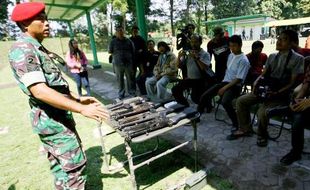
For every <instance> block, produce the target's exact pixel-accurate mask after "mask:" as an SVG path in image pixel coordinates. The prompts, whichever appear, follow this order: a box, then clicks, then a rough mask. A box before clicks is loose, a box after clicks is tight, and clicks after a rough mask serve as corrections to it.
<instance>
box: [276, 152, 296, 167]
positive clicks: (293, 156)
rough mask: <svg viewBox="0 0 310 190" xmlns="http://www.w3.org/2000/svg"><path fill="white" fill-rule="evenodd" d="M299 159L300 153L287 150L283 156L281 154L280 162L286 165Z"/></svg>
mask: <svg viewBox="0 0 310 190" xmlns="http://www.w3.org/2000/svg"><path fill="white" fill-rule="evenodd" d="M300 159H301V155H300V154H296V153H294V152H292V151H291V152H289V153H288V154H286V155H285V156H283V157H282V158H281V160H280V162H281V164H283V165H285V166H288V165H291V164H292V163H293V162H295V161H297V160H300Z"/></svg>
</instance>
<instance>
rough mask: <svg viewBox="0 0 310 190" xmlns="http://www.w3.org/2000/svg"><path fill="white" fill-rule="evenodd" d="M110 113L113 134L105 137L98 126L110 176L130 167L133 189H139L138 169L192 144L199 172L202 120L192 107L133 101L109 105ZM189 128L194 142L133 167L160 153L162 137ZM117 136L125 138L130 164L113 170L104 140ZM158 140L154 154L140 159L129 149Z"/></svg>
mask: <svg viewBox="0 0 310 190" xmlns="http://www.w3.org/2000/svg"><path fill="white" fill-rule="evenodd" d="M107 109H108V110H109V111H110V118H111V119H110V122H108V124H109V126H111V127H112V128H113V132H110V133H107V134H104V135H103V134H102V132H101V123H99V125H98V130H99V135H100V140H101V146H102V151H103V155H104V162H105V165H106V169H107V170H108V171H109V172H112V171H113V170H118V169H120V168H123V167H124V165H125V164H127V163H128V164H129V170H130V176H131V181H132V186H133V189H137V188H138V186H137V183H136V179H135V170H136V169H138V168H140V167H142V166H144V165H146V164H149V163H150V162H152V161H154V160H156V159H158V158H161V157H163V156H165V155H167V154H170V153H172V152H174V151H175V150H177V149H180V148H182V147H183V146H186V145H188V144H189V143H191V142H192V144H193V148H194V154H195V156H194V157H195V172H196V171H197V157H198V154H197V122H198V120H199V117H200V114H199V112H197V111H196V110H195V109H193V108H191V107H185V106H183V105H180V104H177V103H176V102H173V101H172V102H166V103H158V104H155V103H153V102H149V101H147V100H146V99H145V98H142V97H135V98H130V99H126V100H123V101H119V102H116V103H113V104H109V105H107ZM187 124H191V126H192V127H193V132H194V133H193V139H192V140H188V141H185V142H183V143H180V144H178V145H176V146H174V147H173V148H170V149H168V150H166V151H164V152H162V153H159V154H157V155H154V156H153V157H150V158H149V159H147V160H145V161H143V162H141V163H139V164H136V165H135V164H134V159H135V158H137V157H141V156H144V155H147V154H152V153H154V152H155V151H156V150H157V148H158V142H159V141H158V137H159V135H162V134H164V133H166V132H168V131H171V130H174V129H177V128H179V127H182V126H185V125H187ZM115 132H117V133H118V134H120V135H121V136H122V137H123V138H124V145H125V148H126V152H125V154H126V156H127V160H126V161H123V162H119V163H118V164H116V165H113V166H111V165H109V162H108V157H107V152H106V149H105V144H104V138H106V137H107V136H109V135H111V134H113V133H115ZM155 137H156V138H157V144H156V146H155V148H154V149H153V150H150V151H147V152H144V153H142V154H139V155H133V152H132V149H131V146H130V144H131V143H141V142H144V141H147V140H149V139H152V138H155Z"/></svg>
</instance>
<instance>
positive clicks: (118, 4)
mask: <svg viewBox="0 0 310 190" xmlns="http://www.w3.org/2000/svg"><path fill="white" fill-rule="evenodd" d="M110 3H112V7H113V9H114V10H116V11H118V12H119V13H118V14H116V15H118V16H120V18H121V20H122V21H121V24H122V26H123V27H124V29H125V26H126V13H127V11H128V4H127V0H110Z"/></svg>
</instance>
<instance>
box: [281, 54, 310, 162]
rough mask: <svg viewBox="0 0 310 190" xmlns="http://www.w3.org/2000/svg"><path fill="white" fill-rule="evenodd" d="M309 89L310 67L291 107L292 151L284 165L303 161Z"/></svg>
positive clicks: (284, 159) (287, 155)
mask: <svg viewBox="0 0 310 190" xmlns="http://www.w3.org/2000/svg"><path fill="white" fill-rule="evenodd" d="M306 60H307V62H310V57H307V58H306ZM306 60H305V62H306ZM309 87H310V65H308V67H307V71H306V73H305V78H304V81H303V84H302V88H301V90H300V91H299V93H298V94H297V96H296V98H295V100H294V101H293V103H291V105H290V107H291V110H292V111H293V124H292V141H291V143H292V149H291V151H290V152H289V153H288V154H286V155H285V156H284V157H283V158H282V159H281V160H280V162H281V163H282V164H284V165H290V164H292V163H293V162H295V161H297V160H300V159H301V153H302V150H303V148H304V128H306V127H309V123H310V119H309V115H310V98H309V96H308V97H307V95H309V90H310V88H309ZM306 97H307V98H306Z"/></svg>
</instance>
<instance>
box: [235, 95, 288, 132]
mask: <svg viewBox="0 0 310 190" xmlns="http://www.w3.org/2000/svg"><path fill="white" fill-rule="evenodd" d="M256 104H259V107H258V111H257V121H258V131H257V134H258V136H261V137H263V138H268V132H267V128H268V117H267V114H266V109H267V108H274V107H276V106H280V105H287V100H283V99H272V100H265V101H262V100H261V99H260V98H259V97H257V96H256V95H255V94H252V93H251V94H245V95H243V96H241V97H239V98H238V99H237V102H236V112H237V118H238V122H239V127H240V129H241V130H243V131H251V130H252V125H251V115H250V109H251V106H253V105H256Z"/></svg>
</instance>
